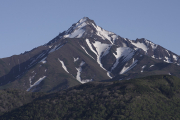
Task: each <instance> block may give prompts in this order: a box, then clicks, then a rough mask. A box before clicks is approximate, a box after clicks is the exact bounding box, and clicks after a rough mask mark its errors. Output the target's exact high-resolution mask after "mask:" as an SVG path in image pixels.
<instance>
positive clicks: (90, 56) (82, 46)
mask: <svg viewBox="0 0 180 120" xmlns="http://www.w3.org/2000/svg"><path fill="white" fill-rule="evenodd" d="M81 47H82V49H83V50H84V51H85V52H86V54H88V55H89V56H90V57H91V58H93V57H92V56H91V55H90V54H89V53H88V52H87V51H86V49H85V48H84V47H83V46H81ZM93 59H94V58H93Z"/></svg>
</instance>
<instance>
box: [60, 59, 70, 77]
mask: <svg viewBox="0 0 180 120" xmlns="http://www.w3.org/2000/svg"><path fill="white" fill-rule="evenodd" d="M58 60H59V62H60V63H61V64H62V68H63V69H64V70H65V71H66V72H67V73H69V72H68V70H67V68H66V66H65V64H64V62H63V61H61V60H60V59H59V58H58Z"/></svg>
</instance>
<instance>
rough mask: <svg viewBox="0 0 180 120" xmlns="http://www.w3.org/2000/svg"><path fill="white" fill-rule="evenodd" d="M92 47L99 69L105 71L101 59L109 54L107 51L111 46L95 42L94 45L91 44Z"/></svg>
mask: <svg viewBox="0 0 180 120" xmlns="http://www.w3.org/2000/svg"><path fill="white" fill-rule="evenodd" d="M93 45H94V47H95V48H96V51H97V62H98V64H99V65H100V67H101V68H103V69H104V70H106V69H105V68H104V67H103V65H102V63H101V58H102V57H103V56H105V55H107V54H108V53H109V49H110V47H111V45H109V44H104V43H101V42H99V41H95V43H93Z"/></svg>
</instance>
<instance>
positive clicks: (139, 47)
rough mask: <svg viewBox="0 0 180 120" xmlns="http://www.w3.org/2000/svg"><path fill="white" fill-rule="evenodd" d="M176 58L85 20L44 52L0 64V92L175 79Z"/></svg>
mask: <svg viewBox="0 0 180 120" xmlns="http://www.w3.org/2000/svg"><path fill="white" fill-rule="evenodd" d="M179 65H180V58H179V56H178V55H176V54H175V53H173V52H171V51H169V50H167V49H165V48H163V47H161V46H160V45H157V44H155V43H153V42H151V41H149V40H146V39H144V38H141V39H136V40H129V39H127V38H123V37H121V36H119V35H116V34H115V33H113V32H109V31H107V30H105V29H103V28H101V27H99V26H98V25H96V23H95V22H94V21H93V20H91V19H89V18H88V17H84V18H82V19H80V20H79V21H78V22H77V23H75V24H73V25H72V26H71V27H70V28H69V29H68V30H66V31H64V32H62V33H60V34H59V35H57V36H56V37H55V38H54V39H52V40H51V41H49V42H48V43H46V44H45V45H43V46H39V47H37V48H35V49H33V50H31V51H29V52H25V53H24V54H21V55H18V56H11V57H9V58H3V59H0V85H1V86H0V88H1V89H3V88H20V89H23V90H27V91H45V92H51V91H58V90H62V89H67V88H69V87H72V86H75V85H78V84H83V83H86V82H90V81H112V80H122V79H131V78H137V77H143V76H148V75H156V74H169V75H175V76H177V77H180V73H179V72H178V71H179V70H180V66H179Z"/></svg>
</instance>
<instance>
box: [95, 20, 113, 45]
mask: <svg viewBox="0 0 180 120" xmlns="http://www.w3.org/2000/svg"><path fill="white" fill-rule="evenodd" d="M92 25H93V26H94V28H95V29H96V31H97V32H96V34H97V35H98V36H99V37H101V38H102V39H103V40H106V39H107V40H109V41H110V42H111V43H112V44H113V42H112V41H111V37H110V35H111V34H114V33H112V32H109V31H106V30H104V29H102V28H101V27H99V26H95V25H94V24H93V23H92ZM113 37H114V36H113Z"/></svg>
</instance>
